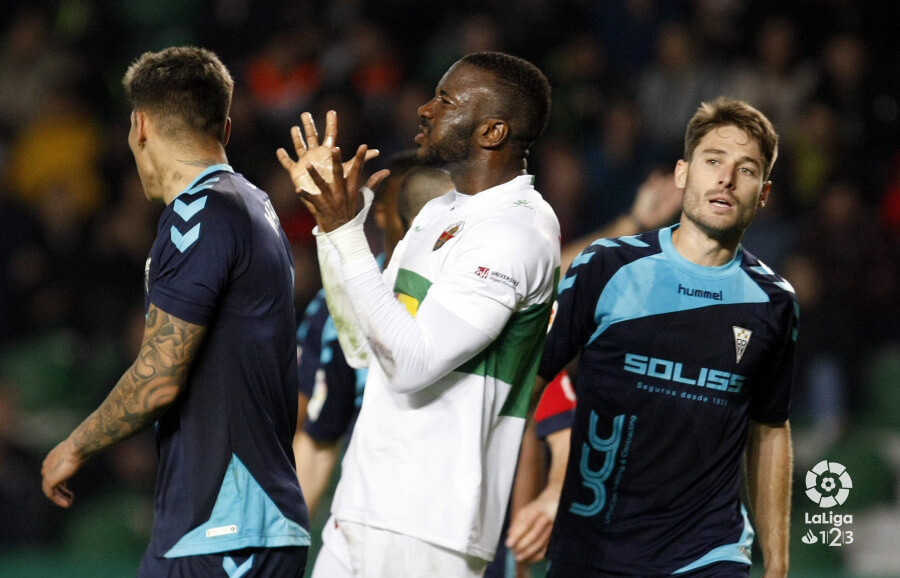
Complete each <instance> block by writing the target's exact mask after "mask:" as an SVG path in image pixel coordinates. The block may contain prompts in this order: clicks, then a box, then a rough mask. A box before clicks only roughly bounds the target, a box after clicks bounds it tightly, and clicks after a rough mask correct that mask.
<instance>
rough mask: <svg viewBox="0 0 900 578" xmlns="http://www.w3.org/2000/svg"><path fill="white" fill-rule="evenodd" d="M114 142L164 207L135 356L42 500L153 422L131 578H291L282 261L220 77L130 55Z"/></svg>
mask: <svg viewBox="0 0 900 578" xmlns="http://www.w3.org/2000/svg"><path fill="white" fill-rule="evenodd" d="M123 84H124V86H125V92H126V94H127V96H128V99H129V100H130V102H131V105H132V113H131V130H130V132H129V135H128V144H129V146H130V147H131V151H132V153H133V154H134V158H135V163H136V165H137V170H138V174H139V175H140V177H141V182H142V183H143V186H144V193H145V195H146V196H147V198H148V199H150V200H154V201H161V202H163V203H165V205H166V208H165V210H164V211H163V213H162V216H161V217H160V223H159V235H158V237H157V239H156V241H155V242H154V244H153V247H152V249H151V251H150V257H149V258H148V259H147V263H146V267H145V270H144V290H145V297H144V299H145V307H146V325H145V329H144V337H143V342H142V344H141V348H140V352H139V353H138V357H137V359H136V360H135V362H134V363H133V365H132V366H131V367H130V368H129V369H128V371H126V372H125V374H124V375H123V376H122V378H121V379H120V380H119V382H118V383H117V384H116V386H115V387H114V388H113V390H112V392H111V393H110V394H109V396H108V397H107V398H106V400H105V401H104V402H103V403H102V404H101V405H100V407H99V408H98V409H97V410H96V411H95V412H94V413H92V414H91V415H90V416H89V417H88V418H87V419H86V420H85V421H84V422H83V423H82V424H81V425H79V426H78V427H77V428H76V429H75V430H74V431H73V432H72V433H71V434H70V435H69V437H68V438H67V439H66V440H65V441H63V442H62V443H60V444H59V445H58V446H56V447H55V448H54V449H53V450H52V451H51V452H50V453H49V454H48V455H47V457H46V459H45V460H44V465H43V469H42V474H43V490H44V493H45V494H46V495H47V497H48V498H50V499H51V500H52V501H53V502H54V503H56V504H57V505H59V506H62V507H66V508H67V507H69V506H71V505H72V500H73V495H72V492H71V491H69V489H68V488H67V486H66V481H67V480H68V479H69V478H71V477H72V476H73V475H74V474H75V473H76V472H77V471H78V470H79V469H80V468H81V466H82V464H84V462H85V460H87V459H88V458H90V457H91V456H92V455H94V454H95V453H97V452H99V451H101V450H103V449H105V448H108V447H109V446H112V445H114V444H116V443H119V442H121V441H123V440H126V439H128V438H130V437H131V436H133V435H135V434H136V433H138V432H140V431H141V430H143V429H145V428H148V427H151V426H153V425H154V424H155V426H156V434H157V440H158V446H159V473H158V476H157V483H156V496H155V522H154V526H153V533H152V537H151V541H150V545H149V547H148V548H147V552H146V554H145V555H144V558H143V560H142V561H141V566H140V569H139V571H138V574H139V575H140V576H222V577H226V576H235V575H237V574H239V575H241V576H276V575H277V576H300V575H302V574H303V571H304V568H305V565H306V557H307V550H308V545H309V533H308V531H307V528H308V527H309V523H308V516H307V511H306V505H305V504H304V501H303V494H302V493H301V491H300V486H299V484H298V483H297V476H296V473H295V471H294V464H293V460H292V454H291V437H292V435H293V430H294V426H295V424H296V415H295V411H296V408H297V403H296V400H297V397H296V395H297V393H296V383H297V363H296V356H295V344H294V333H295V326H294V323H295V322H294V319H295V317H294V304H293V275H294V271H293V257H292V255H291V249H290V245H289V244H288V240H287V238H286V236H285V234H284V232H283V231H282V229H281V226H280V224H279V222H278V218H277V216H276V215H275V211H274V209H273V208H272V205H271V203H270V202H269V198H268V196H267V195H266V194H265V193H264V192H263V191H261V190H259V189H258V188H256V187H255V186H254V185H252V184H251V183H249V182H248V181H247V180H246V179H244V177H242V176H241V175H239V174H237V173H235V172H234V171H233V170H232V168H231V167H230V166H229V165H228V160H227V158H226V155H225V144H226V143H227V142H228V136H229V133H230V130H231V119H230V118H229V117H228V112H229V108H230V105H231V95H232V89H233V85H234V83H233V81H232V79H231V75H230V74H229V72H228V70H227V69H226V68H225V66H224V65H223V64H222V63H221V62H220V61H219V59H218V58H217V57H216V56H215V55H214V54H213V53H212V52H209V51H207V50H204V49H200V48H193V47H179V48H169V49H166V50H163V51H161V52H157V53H149V52H148V53H145V54H144V55H143V56H141V57H140V58H138V59H137V60H136V61H135V62H134V63H133V64H132V65H131V67H130V68H129V69H128V71H127V73H126V74H125V78H124V80H123Z"/></svg>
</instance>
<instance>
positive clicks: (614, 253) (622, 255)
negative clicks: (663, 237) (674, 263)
mask: <svg viewBox="0 0 900 578" xmlns="http://www.w3.org/2000/svg"><path fill="white" fill-rule="evenodd" d="M661 253H662V248H661V247H660V244H659V231H658V230H657V231H650V232H647V233H641V234H638V235H630V236H626V237H611V238H605V237H604V238H600V239H595V240H594V241H592V242H591V244H590V245H588V246H587V247H585V248H584V249H583V250H582V251H581V253H580V254H579V255H578V257H576V258H575V260H574V261H572V265H571V266H570V270H571V269H573V268H577V267H580V266H582V265H589V266H590V267H591V268H594V267H603V268H611V269H618V268H619V267H622V266H624V265H628V264H630V263H633V262H635V261H638V260H640V259H644V258H647V257H652V256H654V255H659V254H661Z"/></svg>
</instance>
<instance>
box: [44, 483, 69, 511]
mask: <svg viewBox="0 0 900 578" xmlns="http://www.w3.org/2000/svg"><path fill="white" fill-rule="evenodd" d="M44 494H45V495H47V497H48V498H50V501H51V502H53V503H54V504H56V505H57V506H59V507H60V508H68V507H70V506H71V505H72V502H73V501H74V500H75V494H73V493H72V490H70V489H69V488H67V487H66V485H65V484H60V485H58V486H56V487H55V488H53V489H52V492H51V493H50V494H47V492H46V491H45V492H44Z"/></svg>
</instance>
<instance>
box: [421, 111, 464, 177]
mask: <svg viewBox="0 0 900 578" xmlns="http://www.w3.org/2000/svg"><path fill="white" fill-rule="evenodd" d="M424 126H425V128H426V129H430V128H431V124H430V123H429V124H427V125H424ZM477 126H478V123H476V122H472V123H469V124H468V125H455V126H453V128H452V130H451V131H450V132H449V133H447V134H446V135H444V137H443V138H442V139H441V140H439V141H436V142H431V143H427V146H420V147H419V152H418V153H417V154H416V157H417V158H418V159H419V162H421V163H422V164H423V165H425V166H427V167H431V168H433V169H441V168H445V167H447V166H449V165H454V164H459V163H461V162H463V161H465V160H466V159H468V158H469V138H470V137H471V136H472V133H473V132H474V131H475V128H476V127H477ZM426 138H427V137H426ZM426 142H427V141H426Z"/></svg>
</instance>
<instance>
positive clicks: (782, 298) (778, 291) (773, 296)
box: [741, 248, 797, 303]
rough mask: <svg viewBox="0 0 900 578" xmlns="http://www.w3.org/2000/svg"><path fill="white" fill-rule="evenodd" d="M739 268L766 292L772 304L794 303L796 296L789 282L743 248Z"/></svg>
mask: <svg viewBox="0 0 900 578" xmlns="http://www.w3.org/2000/svg"><path fill="white" fill-rule="evenodd" d="M741 268H742V269H743V270H744V272H745V273H746V274H747V275H748V276H749V277H750V278H751V279H753V281H754V282H755V283H756V284H757V285H759V287H760V288H761V289H762V290H763V291H765V292H766V294H767V295H768V296H769V299H770V300H771V301H772V302H773V303H785V302H790V303H796V301H797V294H796V292H795V291H794V287H793V286H792V285H791V284H790V282H788V280H787V279H785V278H784V277H782V276H781V275H779V274H778V273H776V272H775V271H774V270H772V268H771V267H769V266H768V265H766V264H765V263H763V262H762V261H761V260H760V259H758V258H757V257H756V256H754V255H753V254H752V253H750V252H749V251H747V250H746V249H743V248H742V257H741Z"/></svg>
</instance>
